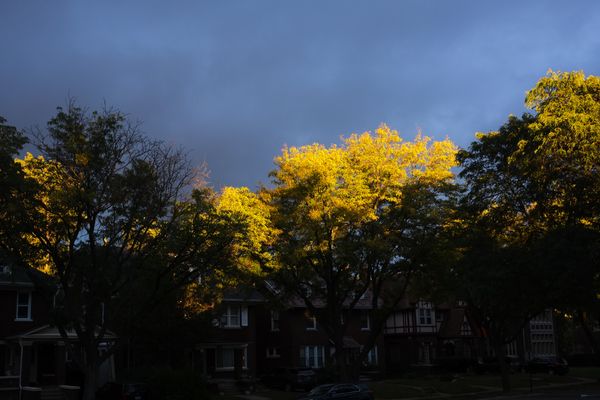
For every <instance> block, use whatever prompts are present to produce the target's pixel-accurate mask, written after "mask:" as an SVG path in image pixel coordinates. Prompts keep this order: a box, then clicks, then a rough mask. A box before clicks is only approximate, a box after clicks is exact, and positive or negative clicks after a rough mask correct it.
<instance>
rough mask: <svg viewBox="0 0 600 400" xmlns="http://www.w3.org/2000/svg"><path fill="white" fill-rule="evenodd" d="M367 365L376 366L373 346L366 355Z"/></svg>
mask: <svg viewBox="0 0 600 400" xmlns="http://www.w3.org/2000/svg"><path fill="white" fill-rule="evenodd" d="M366 362H367V365H377V346H373V348H372V349H371V350H369V352H368V353H367V359H366Z"/></svg>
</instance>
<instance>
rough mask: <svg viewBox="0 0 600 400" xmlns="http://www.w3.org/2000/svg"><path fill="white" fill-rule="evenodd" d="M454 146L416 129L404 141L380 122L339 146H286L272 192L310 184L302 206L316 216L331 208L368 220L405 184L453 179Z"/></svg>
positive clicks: (277, 160) (319, 217) (395, 197)
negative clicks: (409, 140) (414, 132)
mask: <svg viewBox="0 0 600 400" xmlns="http://www.w3.org/2000/svg"><path fill="white" fill-rule="evenodd" d="M456 151H457V149H456V146H455V145H454V144H453V143H452V142H451V141H450V140H449V139H446V140H443V141H438V142H435V141H432V140H431V139H430V138H428V137H426V136H421V135H420V134H419V135H417V137H416V138H415V139H414V141H412V142H404V141H402V139H401V137H400V136H399V134H398V132H397V131H395V130H393V129H390V128H389V127H388V126H387V125H385V124H383V125H381V126H380V127H379V128H378V129H377V130H376V131H375V132H374V133H371V132H365V133H362V134H360V135H359V134H352V135H350V136H349V137H348V138H345V139H343V143H342V145H341V146H336V145H333V146H331V147H329V148H327V147H325V146H323V145H321V144H312V145H308V146H302V147H299V148H297V147H291V148H284V149H283V152H282V155H281V156H278V157H276V158H275V165H276V166H277V169H276V170H275V171H273V172H272V173H271V175H272V177H273V179H274V183H275V185H276V188H275V189H274V191H275V192H281V191H287V190H292V189H294V188H297V189H299V188H301V187H311V188H312V193H311V194H310V195H309V196H307V197H306V205H305V206H306V216H307V217H308V218H310V219H312V220H314V221H319V220H322V219H323V218H331V217H333V213H336V214H337V217H338V218H341V219H346V218H347V219H351V220H355V221H357V220H363V221H367V220H373V219H375V218H376V212H377V208H378V207H379V206H381V205H382V204H392V203H399V202H400V201H401V198H402V193H403V188H404V187H405V186H406V185H408V184H412V183H416V182H423V183H424V182H427V183H435V182H444V181H448V180H450V179H452V177H453V174H452V171H451V168H452V167H454V166H455V165H456V158H455V155H456Z"/></svg>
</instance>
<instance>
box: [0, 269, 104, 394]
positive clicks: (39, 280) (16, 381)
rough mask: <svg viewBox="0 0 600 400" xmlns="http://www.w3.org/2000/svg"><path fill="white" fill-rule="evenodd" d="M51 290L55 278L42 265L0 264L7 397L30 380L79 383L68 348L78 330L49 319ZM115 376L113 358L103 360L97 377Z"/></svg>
mask: <svg viewBox="0 0 600 400" xmlns="http://www.w3.org/2000/svg"><path fill="white" fill-rule="evenodd" d="M53 291H54V286H53V283H52V281H51V280H50V279H49V277H48V276H47V275H45V274H43V273H41V272H40V271H37V270H35V269H33V268H28V267H23V266H18V265H13V264H9V263H2V264H0V392H3V393H4V394H5V395H6V396H5V397H8V398H10V393H13V392H16V393H18V392H19V391H20V390H21V388H23V387H27V386H38V387H39V386H44V387H47V386H59V385H64V384H76V385H78V384H80V383H81V374H80V373H79V372H78V369H77V368H75V364H74V363H73V362H72V361H71V357H70V356H69V351H68V349H67V348H68V347H69V346H68V345H67V344H75V345H76V343H77V336H76V334H75V333H74V332H67V337H66V338H65V337H63V336H62V335H61V334H60V332H59V331H58V329H57V328H56V327H53V326H51V325H50V321H51V318H50V317H51V315H50V311H51V310H50V304H51V301H52V297H51V295H49V294H50V293H53ZM114 339H115V338H114V337H113V336H111V335H109V336H107V340H114ZM99 351H102V349H101V348H99ZM114 376H115V373H114V364H113V363H112V358H111V359H109V361H108V362H107V363H105V364H103V365H102V366H101V368H100V376H99V377H98V382H99V383H100V384H101V383H103V382H106V381H108V380H114Z"/></svg>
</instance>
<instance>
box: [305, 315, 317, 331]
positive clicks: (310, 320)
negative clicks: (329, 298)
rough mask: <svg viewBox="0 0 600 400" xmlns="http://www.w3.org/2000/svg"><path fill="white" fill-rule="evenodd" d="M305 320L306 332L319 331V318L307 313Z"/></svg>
mask: <svg viewBox="0 0 600 400" xmlns="http://www.w3.org/2000/svg"><path fill="white" fill-rule="evenodd" d="M304 319H305V321H306V325H305V327H306V330H307V331H316V330H317V318H316V317H315V316H314V315H312V314H311V313H310V312H308V311H306V312H305V313H304Z"/></svg>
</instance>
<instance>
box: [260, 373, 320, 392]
mask: <svg viewBox="0 0 600 400" xmlns="http://www.w3.org/2000/svg"><path fill="white" fill-rule="evenodd" d="M261 382H262V383H263V384H264V385H265V386H269V387H273V388H277V389H283V390H286V391H290V390H303V391H307V390H310V389H312V388H313V387H314V386H315V385H316V382H317V375H316V373H315V371H313V370H312V369H310V368H276V369H275V370H273V372H271V373H270V374H267V375H265V376H263V377H262V378H261Z"/></svg>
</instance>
